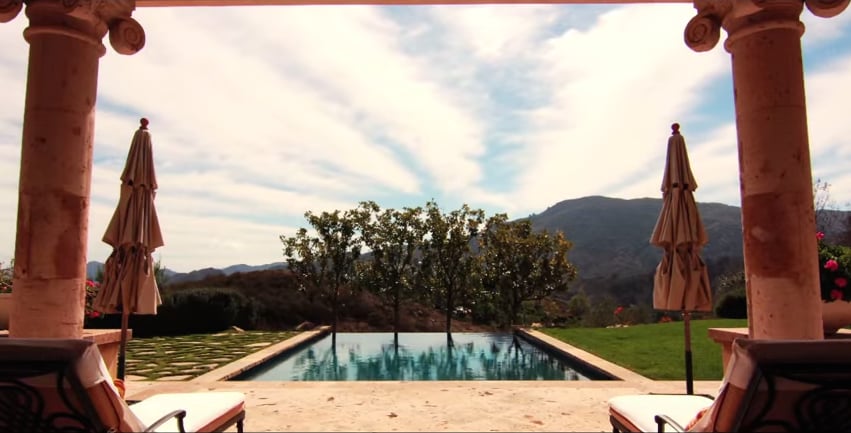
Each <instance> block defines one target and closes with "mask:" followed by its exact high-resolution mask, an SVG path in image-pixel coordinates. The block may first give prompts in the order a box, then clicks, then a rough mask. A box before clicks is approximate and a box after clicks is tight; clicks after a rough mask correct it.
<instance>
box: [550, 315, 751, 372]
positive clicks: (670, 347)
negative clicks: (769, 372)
mask: <svg viewBox="0 0 851 433" xmlns="http://www.w3.org/2000/svg"><path fill="white" fill-rule="evenodd" d="M747 326H748V325H747V320H745V319H712V320H692V321H691V335H692V338H691V350H692V359H693V365H694V378H695V380H721V377H722V375H723V371H722V366H721V346H719V345H718V344H717V343H715V342H714V341H712V340H710V339H709V337H708V334H707V329H708V328H740V327H747ZM541 331H542V332H544V333H545V334H548V335H550V336H552V337H555V338H558V339H559V340H562V341H564V342H565V343H567V344H570V345H572V346H576V347H579V348H581V349H583V350H586V351H588V352H591V353H593V354H595V355H597V356H599V357H601V358H604V359H606V360H608V361H611V362H614V363H615V364H618V365H621V366H623V367H626V368H628V369H630V370H632V371H635V372H636V373H638V374H641V375H643V376H646V377H649V378H651V379H655V380H685V358H684V351H685V349H684V340H683V323H682V322H670V323H656V324H648V325H635V326H629V327H624V328H568V329H561V328H546V329H541Z"/></svg>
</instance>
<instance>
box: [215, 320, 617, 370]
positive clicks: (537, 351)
mask: <svg viewBox="0 0 851 433" xmlns="http://www.w3.org/2000/svg"><path fill="white" fill-rule="evenodd" d="M611 379H613V378H612V377H611V376H608V375H606V374H605V373H603V372H602V371H600V370H598V369H596V368H594V367H593V366H590V365H588V364H585V363H583V362H581V361H579V360H578V359H574V358H572V357H569V356H567V355H565V354H558V353H551V352H550V351H548V350H546V349H543V348H540V347H538V346H536V345H534V344H532V343H531V342H529V341H527V340H525V339H524V338H522V337H518V336H516V335H514V334H510V333H453V334H452V344H451V345H450V344H448V342H447V337H446V334H445V333H440V332H434V333H400V334H399V340H398V345H397V344H395V343H394V338H393V333H338V334H337V343H336V345H335V346H332V345H331V335H330V334H329V335H327V336H325V337H323V338H322V339H319V340H316V341H313V342H311V343H308V344H306V345H304V346H302V347H298V348H295V349H293V350H291V351H289V352H285V353H283V354H281V355H279V356H277V357H275V358H272V359H270V360H268V361H266V362H265V363H263V364H261V365H258V366H257V367H254V368H252V369H250V370H248V371H246V372H244V373H242V374H240V375H239V376H236V377H234V378H233V379H231V380H257V381H368V380H404V381H427V380H611Z"/></svg>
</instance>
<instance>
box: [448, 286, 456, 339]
mask: <svg viewBox="0 0 851 433" xmlns="http://www.w3.org/2000/svg"><path fill="white" fill-rule="evenodd" d="M454 291H455V290H454V289H452V288H451V287H447V290H446V335H449V334H451V333H452V309H453V308H454V305H453V304H454V303H455V299H453V295H454ZM449 338H450V339H451V338H452V337H449Z"/></svg>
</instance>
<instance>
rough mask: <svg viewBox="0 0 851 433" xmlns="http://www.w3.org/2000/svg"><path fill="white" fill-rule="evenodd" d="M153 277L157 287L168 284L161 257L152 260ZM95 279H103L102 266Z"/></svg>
mask: <svg viewBox="0 0 851 433" xmlns="http://www.w3.org/2000/svg"><path fill="white" fill-rule="evenodd" d="M98 278H99V279H98ZM154 279H155V280H156V281H157V287H165V285H166V284H168V276H167V275H166V274H165V266H163V260H162V257H157V261H155V262H154ZM95 281H103V268H102V267H101V268H99V269H98V273H97V275H96V276H95Z"/></svg>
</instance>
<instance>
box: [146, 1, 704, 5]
mask: <svg viewBox="0 0 851 433" xmlns="http://www.w3.org/2000/svg"><path fill="white" fill-rule="evenodd" d="M512 3H517V4H519V3H523V4H619V3H623V4H625V3H692V2H691V1H689V0H431V1H429V0H136V6H137V7H152V6H159V7H168V6H283V5H453V4H457V5H462V4H512Z"/></svg>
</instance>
